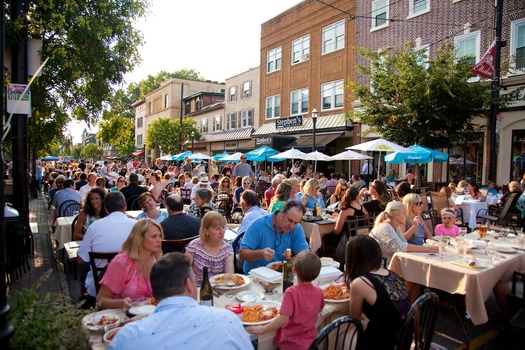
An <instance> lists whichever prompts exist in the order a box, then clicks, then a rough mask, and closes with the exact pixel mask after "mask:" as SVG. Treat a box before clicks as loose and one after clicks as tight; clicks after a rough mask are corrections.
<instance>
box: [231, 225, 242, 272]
mask: <svg viewBox="0 0 525 350" xmlns="http://www.w3.org/2000/svg"><path fill="white" fill-rule="evenodd" d="M244 233H245V232H241V233H239V234H238V235H237V237H235V240H234V241H233V244H232V248H233V267H234V268H235V273H240V274H243V273H244V266H243V265H244V260H241V259H240V258H239V252H238V250H239V248H240V245H241V239H242V237H244Z"/></svg>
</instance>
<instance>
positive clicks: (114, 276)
mask: <svg viewBox="0 0 525 350" xmlns="http://www.w3.org/2000/svg"><path fill="white" fill-rule="evenodd" d="M163 238H164V233H163V232H162V227H161V226H160V224H159V223H158V222H157V221H155V220H151V219H141V220H139V221H137V223H136V224H135V225H134V226H133V229H132V230H131V232H130V234H129V236H128V238H127V239H126V241H125V242H124V243H123V244H122V252H121V253H119V254H118V255H117V256H115V258H114V259H113V260H112V261H111V262H110V263H109V266H108V268H107V270H106V273H105V274H104V277H102V280H101V281H100V291H99V292H98V294H97V306H98V308H99V309H114V308H124V309H128V308H130V307H131V302H132V301H133V300H135V299H138V298H142V297H152V296H153V293H152V291H151V285H150V282H149V273H150V271H151V268H152V266H153V264H154V263H155V261H157V259H158V258H159V257H160V255H161V254H162V239H163Z"/></svg>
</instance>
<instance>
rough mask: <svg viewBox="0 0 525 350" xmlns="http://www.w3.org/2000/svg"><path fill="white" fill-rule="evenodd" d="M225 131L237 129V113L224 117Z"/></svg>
mask: <svg viewBox="0 0 525 350" xmlns="http://www.w3.org/2000/svg"><path fill="white" fill-rule="evenodd" d="M226 129H228V130H233V129H237V113H236V112H231V113H228V114H227V115H226Z"/></svg>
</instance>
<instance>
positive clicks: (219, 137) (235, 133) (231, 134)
mask: <svg viewBox="0 0 525 350" xmlns="http://www.w3.org/2000/svg"><path fill="white" fill-rule="evenodd" d="M252 132H253V128H244V129H239V130H229V131H224V132H218V133H214V134H205V135H204V137H203V138H202V139H201V140H199V141H200V142H216V141H229V140H242V139H249V138H250V137H251V136H252Z"/></svg>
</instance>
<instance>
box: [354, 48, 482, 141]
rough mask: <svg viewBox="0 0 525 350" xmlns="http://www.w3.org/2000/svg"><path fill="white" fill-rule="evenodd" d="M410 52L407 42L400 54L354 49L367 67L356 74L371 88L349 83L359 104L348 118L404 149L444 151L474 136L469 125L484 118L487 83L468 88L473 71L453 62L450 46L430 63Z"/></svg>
mask: <svg viewBox="0 0 525 350" xmlns="http://www.w3.org/2000/svg"><path fill="white" fill-rule="evenodd" d="M414 48H415V44H414V43H412V42H409V43H407V44H406V45H405V46H404V47H403V49H401V50H399V51H394V50H392V49H385V50H382V51H380V52H372V51H368V50H364V49H358V53H359V54H360V55H361V56H363V57H365V58H366V59H367V60H368V61H369V65H368V66H358V67H357V71H358V72H359V73H360V74H363V75H364V76H366V77H367V78H368V79H369V80H370V86H369V85H359V84H358V83H357V82H355V81H351V82H349V87H350V89H351V90H352V91H353V93H354V95H355V99H358V100H360V102H361V103H362V106H361V107H360V108H356V109H355V110H354V111H353V112H352V113H351V115H350V117H352V118H353V119H354V118H355V119H354V120H355V121H358V122H360V123H363V124H366V125H369V126H370V127H371V130H372V131H375V132H379V133H381V134H382V135H383V136H384V137H385V138H386V139H388V140H391V141H394V142H397V143H400V144H402V145H405V146H409V145H412V144H414V143H417V144H421V145H424V146H427V147H431V148H448V147H450V146H451V145H453V144H456V143H458V142H460V141H463V139H462V138H463V136H462V135H465V134H467V133H471V132H473V131H479V127H478V126H476V125H475V124H473V119H474V117H476V116H482V115H484V114H486V113H487V110H488V106H489V104H490V89H489V85H488V84H489V83H486V82H477V83H471V82H469V78H472V77H473V76H474V74H473V73H471V72H469V70H470V69H471V68H472V66H470V65H469V64H468V63H467V62H465V61H458V60H457V57H456V55H455V50H454V46H453V45H452V44H444V45H442V46H441V47H440V48H439V49H438V50H437V53H436V58H435V59H434V60H428V58H427V57H426V56H425V54H424V53H423V51H416V50H415V49H414ZM422 62H428V68H426V66H427V65H426V64H423V63H422Z"/></svg>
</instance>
